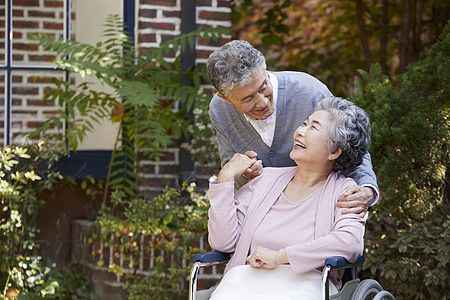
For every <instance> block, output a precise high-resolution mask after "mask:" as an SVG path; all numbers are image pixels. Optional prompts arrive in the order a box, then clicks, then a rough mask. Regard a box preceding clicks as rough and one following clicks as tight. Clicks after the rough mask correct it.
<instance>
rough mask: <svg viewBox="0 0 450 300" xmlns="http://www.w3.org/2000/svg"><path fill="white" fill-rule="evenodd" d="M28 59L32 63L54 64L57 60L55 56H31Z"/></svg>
mask: <svg viewBox="0 0 450 300" xmlns="http://www.w3.org/2000/svg"><path fill="white" fill-rule="evenodd" d="M28 58H29V60H30V61H47V62H52V61H53V60H54V59H55V56H54V55H30V56H29V57H28Z"/></svg>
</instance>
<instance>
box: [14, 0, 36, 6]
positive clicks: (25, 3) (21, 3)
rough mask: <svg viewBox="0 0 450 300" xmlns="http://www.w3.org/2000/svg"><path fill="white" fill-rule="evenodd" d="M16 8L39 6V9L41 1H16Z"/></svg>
mask: <svg viewBox="0 0 450 300" xmlns="http://www.w3.org/2000/svg"><path fill="white" fill-rule="evenodd" d="M14 6H37V7H39V0H14Z"/></svg>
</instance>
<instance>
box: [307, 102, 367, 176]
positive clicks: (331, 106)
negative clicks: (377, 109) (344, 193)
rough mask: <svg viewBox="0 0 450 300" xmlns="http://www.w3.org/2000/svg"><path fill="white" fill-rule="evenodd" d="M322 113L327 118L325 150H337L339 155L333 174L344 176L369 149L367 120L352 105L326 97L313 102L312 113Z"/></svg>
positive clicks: (361, 110)
mask: <svg viewBox="0 0 450 300" xmlns="http://www.w3.org/2000/svg"><path fill="white" fill-rule="evenodd" d="M319 110H325V111H327V112H328V113H329V114H330V116H331V126H330V137H329V139H328V149H329V150H330V151H331V152H333V151H334V150H336V149H337V148H338V147H339V148H341V149H342V154H341V155H340V156H339V157H338V158H337V159H336V161H335V164H334V171H340V172H343V173H348V172H349V171H351V170H353V169H355V168H356V167H357V166H358V165H359V164H361V162H362V159H363V156H364V155H365V154H366V153H367V152H368V150H369V146H370V141H371V138H370V134H371V130H370V119H369V116H368V115H367V114H366V112H365V111H364V110H363V109H362V108H359V107H358V106H356V105H355V104H354V103H352V102H350V101H348V100H345V99H343V98H339V97H327V98H324V99H322V100H321V101H320V102H319V103H317V105H316V108H315V111H319Z"/></svg>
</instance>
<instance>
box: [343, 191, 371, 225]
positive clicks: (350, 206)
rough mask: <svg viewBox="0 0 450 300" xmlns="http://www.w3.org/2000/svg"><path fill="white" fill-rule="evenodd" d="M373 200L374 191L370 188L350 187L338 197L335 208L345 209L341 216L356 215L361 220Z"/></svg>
mask: <svg viewBox="0 0 450 300" xmlns="http://www.w3.org/2000/svg"><path fill="white" fill-rule="evenodd" d="M374 199H375V191H374V190H373V189H372V188H371V187H365V186H352V187H350V188H348V189H347V190H346V191H345V192H344V194H342V195H341V197H339V199H338V202H337V206H338V207H341V208H346V209H344V210H343V211H342V213H343V214H350V213H353V214H358V215H359V216H360V217H361V218H362V217H364V216H365V214H366V212H367V209H368V208H369V206H370V205H371V204H372V203H373V200H374Z"/></svg>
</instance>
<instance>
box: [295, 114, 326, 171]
mask: <svg viewBox="0 0 450 300" xmlns="http://www.w3.org/2000/svg"><path fill="white" fill-rule="evenodd" d="M330 123H331V118H330V114H329V112H327V111H325V110H319V111H316V112H315V113H313V114H312V115H311V116H309V117H308V118H307V119H306V120H305V122H304V123H303V124H302V125H301V126H300V127H298V128H297V130H295V133H294V147H293V148H292V151H291V153H290V157H291V159H293V160H294V161H296V162H297V164H298V163H299V162H314V161H318V162H325V161H328V160H329V155H330V150H329V149H328V138H329V136H330Z"/></svg>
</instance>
